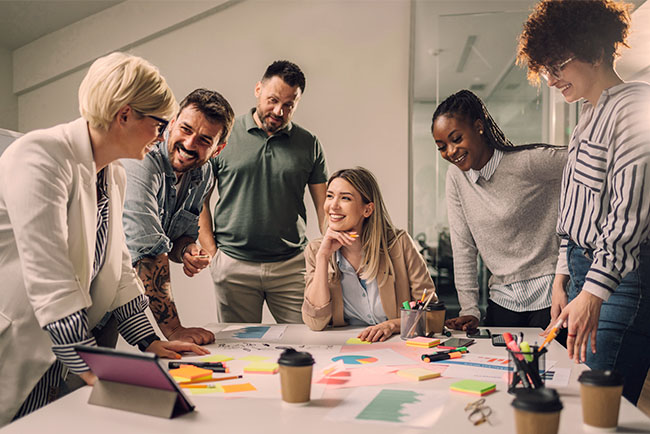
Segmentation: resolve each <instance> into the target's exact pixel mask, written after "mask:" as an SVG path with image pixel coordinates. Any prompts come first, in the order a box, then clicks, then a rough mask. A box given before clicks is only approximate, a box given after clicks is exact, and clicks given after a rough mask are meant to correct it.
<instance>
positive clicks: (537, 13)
mask: <svg viewBox="0 0 650 434" xmlns="http://www.w3.org/2000/svg"><path fill="white" fill-rule="evenodd" d="M630 8H631V5H630V4H628V3H624V2H621V1H613V0H542V1H541V2H539V3H538V4H537V6H535V9H534V10H533V12H532V13H531V14H530V16H529V17H528V20H527V21H526V23H525V24H524V30H523V31H522V32H521V35H519V47H518V53H517V63H518V64H520V65H527V66H528V79H529V80H530V81H531V82H533V83H539V70H540V69H541V68H542V67H543V66H547V65H556V64H558V63H560V62H562V61H564V60H566V59H567V58H569V57H571V56H573V57H575V58H576V59H578V60H582V61H583V62H589V63H595V62H597V61H598V60H600V59H601V58H602V60H603V61H604V62H608V63H609V64H613V62H614V58H615V57H616V56H617V55H618V49H619V48H620V46H621V45H624V46H626V47H628V45H627V43H626V39H627V36H628V32H629V27H630V13H629V11H630Z"/></svg>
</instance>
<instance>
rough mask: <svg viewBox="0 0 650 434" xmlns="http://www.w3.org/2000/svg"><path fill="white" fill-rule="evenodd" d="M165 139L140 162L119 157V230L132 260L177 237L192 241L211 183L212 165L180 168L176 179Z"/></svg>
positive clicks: (151, 254)
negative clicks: (122, 186) (123, 179)
mask: <svg viewBox="0 0 650 434" xmlns="http://www.w3.org/2000/svg"><path fill="white" fill-rule="evenodd" d="M168 155H169V151H168V148H167V140H165V141H164V142H160V143H158V144H157V145H156V146H155V147H154V148H153V149H152V150H151V151H150V152H149V153H148V154H147V155H146V156H145V157H144V159H143V160H142V161H140V160H132V159H128V160H126V159H125V160H121V163H122V165H123V166H124V169H125V170H126V174H127V187H126V198H125V201H124V215H123V223H124V234H125V235H126V245H127V247H128V249H129V253H130V254H131V261H132V263H133V264H135V263H136V262H138V261H139V260H140V259H142V258H143V257H155V256H158V255H161V254H163V253H169V252H170V251H171V249H172V247H173V243H174V242H175V241H176V240H177V239H178V238H180V237H182V236H187V237H190V238H191V239H193V240H196V239H197V238H198V235H199V226H198V222H199V214H200V213H201V209H202V208H203V201H204V199H205V197H206V196H207V194H208V193H209V191H210V189H211V188H212V186H213V184H214V176H213V173H212V166H211V165H210V164H204V165H202V166H201V167H197V168H196V169H192V170H190V171H188V172H185V174H184V175H183V177H182V178H181V182H180V183H178V185H177V184H176V174H175V173H174V170H173V169H172V166H171V164H170V163H169V157H168Z"/></svg>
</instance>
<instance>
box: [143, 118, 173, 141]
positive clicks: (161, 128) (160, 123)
mask: <svg viewBox="0 0 650 434" xmlns="http://www.w3.org/2000/svg"><path fill="white" fill-rule="evenodd" d="M145 116H146V117H148V118H151V119H153V120H155V121H156V122H158V125H156V128H157V129H156V133H157V134H156V135H158V136H161V135H162V134H163V133H164V132H165V130H166V129H167V125H169V121H166V120H165V119H163V118H159V117H158V116H153V115H145Z"/></svg>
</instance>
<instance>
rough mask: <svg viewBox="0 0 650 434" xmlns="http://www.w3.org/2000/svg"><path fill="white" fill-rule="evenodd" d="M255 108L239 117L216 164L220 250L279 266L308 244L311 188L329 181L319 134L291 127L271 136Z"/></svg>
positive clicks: (213, 161) (245, 259) (215, 217)
mask: <svg viewBox="0 0 650 434" xmlns="http://www.w3.org/2000/svg"><path fill="white" fill-rule="evenodd" d="M254 110H255V109H252V110H250V111H249V112H248V113H246V114H245V115H242V116H239V117H237V119H235V124H234V126H233V130H232V133H231V135H230V138H229V140H228V145H227V146H226V147H225V148H224V150H223V151H221V153H220V154H219V155H218V156H217V157H215V158H213V159H212V160H211V162H212V167H213V170H214V173H215V175H216V178H217V188H218V191H219V201H218V202H217V205H216V206H215V209H214V234H215V241H216V243H217V247H218V248H219V249H221V251H223V252H224V253H225V254H227V255H228V256H230V257H233V258H235V259H240V260H244V261H253V262H277V261H283V260H286V259H289V258H292V257H294V256H295V255H297V254H298V253H300V252H301V251H302V250H303V249H304V247H305V245H306V244H307V237H306V236H305V227H306V225H307V215H306V209H305V203H304V195H305V187H306V186H307V184H321V183H324V182H327V166H326V163H325V155H324V154H323V149H322V147H321V144H320V142H319V141H318V139H317V138H316V136H315V135H313V134H312V133H310V132H309V131H307V130H305V129H304V128H302V127H300V126H298V125H297V124H295V123H289V125H287V126H286V127H285V128H283V129H282V130H280V131H278V132H276V133H275V134H273V135H272V136H270V137H269V136H267V135H266V133H265V132H264V131H263V130H262V129H261V128H259V127H258V126H257V124H256V123H255V120H254V119H253V112H254Z"/></svg>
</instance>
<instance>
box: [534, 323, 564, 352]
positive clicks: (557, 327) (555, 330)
mask: <svg viewBox="0 0 650 434" xmlns="http://www.w3.org/2000/svg"><path fill="white" fill-rule="evenodd" d="M563 322H564V320H562V319H561V320H559V321H558V322H557V323H556V324H555V325H554V326H553V328H552V329H551V331H550V332H548V336H546V339H544V342H542V345H540V346H539V348H538V349H537V351H540V350H541V349H542V348H544V345H546V344H548V343H549V342H551V341H552V340H553V339H555V337H556V336H557V334H558V333H559V332H560V329H561V328H562V323H563Z"/></svg>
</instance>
